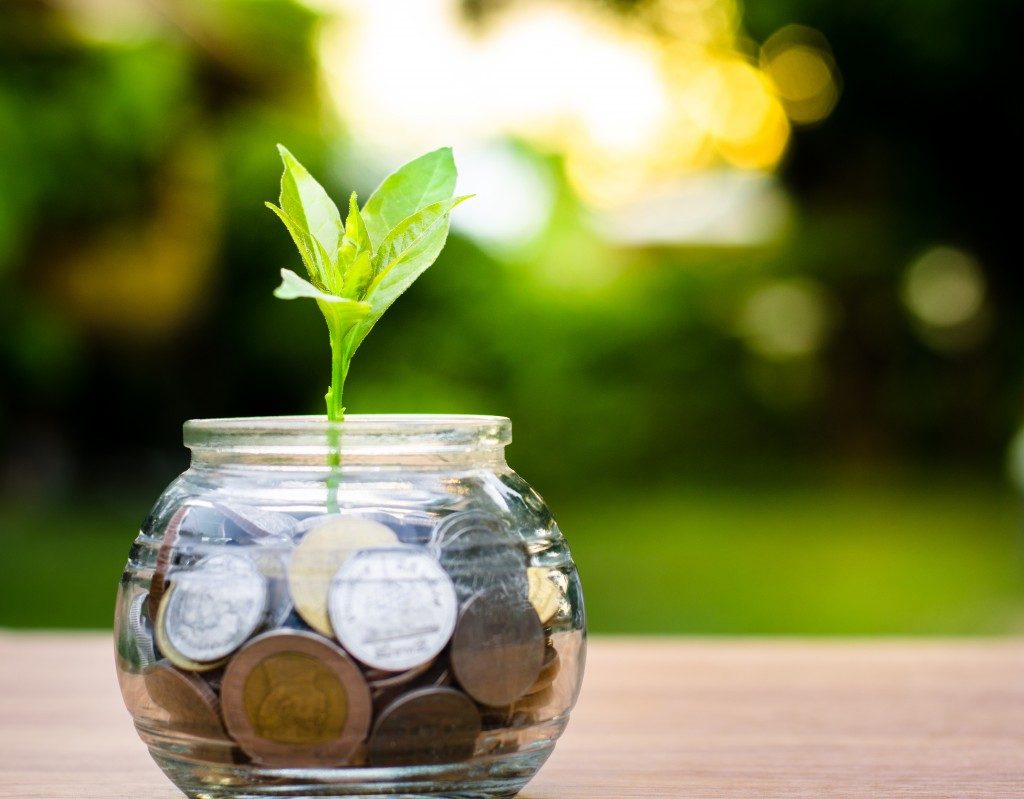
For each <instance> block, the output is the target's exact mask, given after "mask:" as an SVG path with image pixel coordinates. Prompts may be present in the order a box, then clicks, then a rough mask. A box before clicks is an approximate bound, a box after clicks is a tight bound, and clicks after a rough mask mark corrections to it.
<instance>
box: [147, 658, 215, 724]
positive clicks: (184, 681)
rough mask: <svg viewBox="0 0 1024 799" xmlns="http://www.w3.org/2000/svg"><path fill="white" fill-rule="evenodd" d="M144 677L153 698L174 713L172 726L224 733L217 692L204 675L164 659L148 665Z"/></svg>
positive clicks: (171, 721) (169, 712)
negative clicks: (177, 667)
mask: <svg viewBox="0 0 1024 799" xmlns="http://www.w3.org/2000/svg"><path fill="white" fill-rule="evenodd" d="M143 679H144V680H145V682H146V690H147V691H148V692H149V696H150V698H151V699H152V700H153V702H155V703H156V704H157V705H159V706H160V707H162V708H163V709H164V710H166V711H167V713H168V715H169V716H170V724H171V726H173V727H176V728H178V729H181V730H183V731H186V732H191V733H194V734H197V735H223V734H224V728H223V726H222V725H221V721H220V703H219V702H218V701H217V695H216V694H215V693H214V692H213V689H212V688H210V686H209V685H208V684H207V683H206V681H205V680H203V679H202V678H201V677H198V676H197V675H195V674H189V673H187V672H184V671H179V670H178V669H176V668H174V666H172V665H171V664H170V663H169V662H167V661H166V660H161V661H159V662H157V663H153V664H151V665H149V666H147V667H146V668H145V670H144V671H143Z"/></svg>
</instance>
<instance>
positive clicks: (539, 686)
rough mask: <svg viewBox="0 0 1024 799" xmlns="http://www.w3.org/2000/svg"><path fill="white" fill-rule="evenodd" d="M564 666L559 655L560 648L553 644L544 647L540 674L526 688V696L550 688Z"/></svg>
mask: <svg viewBox="0 0 1024 799" xmlns="http://www.w3.org/2000/svg"><path fill="white" fill-rule="evenodd" d="M561 666H562V662H561V659H560V658H559V657H558V650H557V649H555V648H554V647H553V646H546V647H545V648H544V662H543V663H542V664H541V667H540V674H538V675H537V679H536V681H534V683H533V685H531V686H530V687H529V688H528V689H527V690H526V694H525V695H526V696H532V695H533V694H537V693H540V692H541V691H543V690H545V689H546V688H550V687H551V684H552V683H553V682H554V681H555V677H557V676H558V671H559V669H560V668H561Z"/></svg>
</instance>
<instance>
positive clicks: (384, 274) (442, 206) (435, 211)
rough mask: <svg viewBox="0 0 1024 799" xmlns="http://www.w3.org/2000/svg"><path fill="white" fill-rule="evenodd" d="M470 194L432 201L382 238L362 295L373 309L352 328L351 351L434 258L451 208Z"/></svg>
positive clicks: (446, 227) (446, 225) (435, 258)
mask: <svg viewBox="0 0 1024 799" xmlns="http://www.w3.org/2000/svg"><path fill="white" fill-rule="evenodd" d="M470 196H472V195H464V196H462V197H456V198H454V199H451V200H443V201H441V202H435V203H432V204H431V205H428V206H426V207H425V208H422V209H420V210H419V211H417V212H416V213H414V214H412V215H411V216H409V217H407V218H406V219H404V220H402V222H401V223H399V224H398V225H397V226H396V227H394V228H393V229H392V230H391V231H390V232H389V233H388V234H387V236H385V237H384V240H383V241H382V242H381V245H380V248H379V249H378V250H377V252H376V253H375V254H374V258H373V275H374V277H373V282H372V283H370V286H369V288H368V289H367V290H366V295H365V297H366V300H367V302H369V303H370V305H371V307H372V310H371V312H370V313H369V314H368V315H367V316H366V318H365V319H363V320H362V321H361V322H360V323H359V324H358V325H357V326H356V327H355V328H354V329H353V331H352V351H353V352H354V351H355V349H356V348H357V347H358V346H359V344H360V343H362V340H363V339H364V338H366V334H367V333H369V332H370V330H371V329H372V328H373V326H374V325H375V324H376V323H377V320H378V319H380V317H381V316H382V315H383V313H384V312H385V311H386V310H387V309H388V308H389V307H391V304H392V303H393V302H394V301H395V300H397V299H398V297H399V296H400V295H401V294H402V292H404V291H405V290H406V289H407V288H409V286H411V285H412V284H413V282H415V280H416V278H418V277H419V276H420V275H422V274H423V273H424V272H425V271H426V270H427V268H428V267H429V266H430V265H431V264H432V263H434V261H435V260H437V256H438V254H439V253H440V252H441V249H442V248H443V247H444V244H445V240H446V239H447V238H448V222H449V215H450V214H451V211H452V209H453V208H454V207H455V206H456V205H458V204H459V203H461V202H463V201H464V200H467V199H469V197H470Z"/></svg>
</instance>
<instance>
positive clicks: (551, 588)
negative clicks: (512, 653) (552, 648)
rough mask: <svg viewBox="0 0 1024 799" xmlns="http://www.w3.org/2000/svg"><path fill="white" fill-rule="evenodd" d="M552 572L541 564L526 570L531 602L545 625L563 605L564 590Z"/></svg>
mask: <svg viewBox="0 0 1024 799" xmlns="http://www.w3.org/2000/svg"><path fill="white" fill-rule="evenodd" d="M550 574H551V570H550V569H545V568H543V567H541V566H530V567H529V568H528V569H527V570H526V578H527V580H528V582H529V584H530V604H531V605H533V609H534V610H536V611H537V615H538V616H539V617H540V623H541V624H543V625H547V623H548V622H550V621H551V619H553V618H554V617H555V614H556V613H558V609H559V607H561V605H562V592H561V591H560V590H559V588H558V586H557V585H555V583H554V581H553V580H552V579H551V577H550V576H549V575H550Z"/></svg>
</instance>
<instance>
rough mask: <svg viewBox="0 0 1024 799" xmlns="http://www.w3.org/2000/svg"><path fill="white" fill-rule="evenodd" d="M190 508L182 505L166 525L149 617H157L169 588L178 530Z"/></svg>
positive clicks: (152, 588)
mask: <svg viewBox="0 0 1024 799" xmlns="http://www.w3.org/2000/svg"><path fill="white" fill-rule="evenodd" d="M189 510H190V508H189V506H188V505H182V506H181V507H180V508H178V509H177V510H176V511H174V514H173V515H172V516H171V519H170V521H169V522H167V526H166V527H164V535H163V539H162V540H161V541H160V548H159V549H158V550H157V552H156V566H155V567H154V568H153V578H152V579H151V580H150V581H149V599H148V603H149V617H150V618H151V619H155V618H156V614H157V611H158V610H159V608H160V600H161V599H162V598H163V595H164V591H166V590H167V572H168V571H170V569H171V559H172V558H173V557H174V547H175V546H176V545H177V543H178V530H179V529H181V523H182V522H183V521H184V520H185V517H186V516H187V515H188V512H189Z"/></svg>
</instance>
